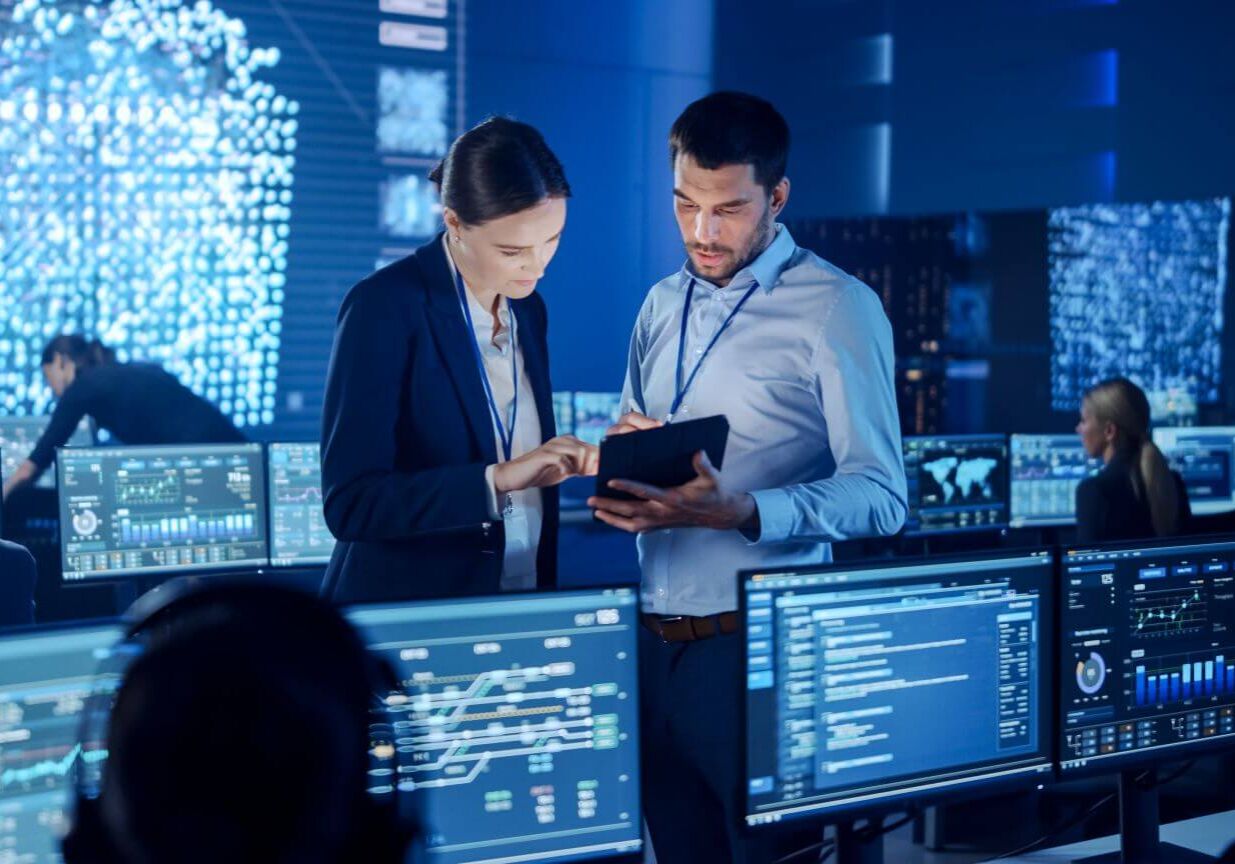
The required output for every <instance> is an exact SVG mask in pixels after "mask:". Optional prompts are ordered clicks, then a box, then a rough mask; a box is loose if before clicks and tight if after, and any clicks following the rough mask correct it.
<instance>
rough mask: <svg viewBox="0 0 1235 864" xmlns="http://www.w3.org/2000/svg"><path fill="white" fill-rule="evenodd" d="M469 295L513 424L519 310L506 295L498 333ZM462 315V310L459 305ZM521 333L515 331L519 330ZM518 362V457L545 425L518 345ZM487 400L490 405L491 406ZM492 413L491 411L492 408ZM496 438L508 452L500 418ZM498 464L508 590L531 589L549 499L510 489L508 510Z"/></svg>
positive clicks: (494, 512)
mask: <svg viewBox="0 0 1235 864" xmlns="http://www.w3.org/2000/svg"><path fill="white" fill-rule="evenodd" d="M448 236H449V235H445V236H443V237H442V243H443V244H444V245H445V246H446V261H447V262H448V263H449V264H450V274H451V277H452V278H453V277H454V275H455V273H456V271H455V263H454V259H452V258H451V257H450V245H449V242H448V240H447V237H448ZM464 293H465V294H466V295H467V303H468V309H469V310H470V311H471V313H472V329H473V335H474V337H475V339H476V344H477V345H479V346H480V356H481V358H482V359H483V360H484V364H485V373H486V374H487V375H488V376H489V387H490V388H491V389H492V390H493V399H494V402H496V404H497V410H498V411H499V412H501V415H502V423H504V424H506V428H507V430H509V429H510V419H511V418H510V414H511V408H512V407H513V404H514V395H515V382H514V379H513V377H512V376H511V371H512V370H511V361H510V352H511V338H510V336H511V327H512V326H514V325H515V319H514V316H513V315H512V314H511V312H510V303H509V301H507V299H506V298H505V297H502V298H501V299H500V301H499V305H498V318H499V319H501V322H502V327H501V331H500V332H499V333H498V334H497V337H496V339H495V338H494V333H493V331H494V326H493V312H492V310H489V309H485V308H484V307H483V306H481V305H480V303H479V302H477V300H476V298H475V297H474V296H473V295H472V292H471V289H470V288H469V289H467V290H465V291H464ZM459 314H460V315H462V314H463V311H462V310H460V311H459ZM517 335H518V334H516V336H517ZM518 355H519V356H518V363H519V416H518V418H517V419H516V423H515V434H514V445H513V446H512V447H511V456H512V458H514V457H519V456H522V455H523V454H525V453H530V452H531V451H532V450H535V449H536V448H537V447H539V446H540V444H541V440H540V435H541V430H540V415H539V414H538V413H537V411H536V396H535V394H534V393H533V392H532V382H531V380H530V379H529V378H528V377H527V366H526V364H525V363H524V362H523V349H522V348H519V349H518ZM487 407H488V406H487V405H486V408H487ZM490 416H492V413H491V412H490ZM492 425H493V438H494V441H495V442H496V444H497V454H498V458H499V459H501V458H504V455H505V454H504V453H503V451H502V436H501V434H500V433H499V432H498V428H497V423H496V422H494V423H493V424H492ZM496 469H497V466H496V465H490V466H489V467H488V469H486V471H485V483H486V484H487V486H488V493H489V515H490V516H491V517H492V518H493V519H494V520H495V521H502V522H504V524H505V529H506V550H505V555H504V557H503V560H502V581H501V586H502V590H503V591H528V590H531V589H533V588H535V587H536V555H537V552H538V551H539V549H540V528H541V523H542V522H543V521H544V504H543V503H542V501H541V495H540V490H539V489H523V490H521V491H519V492H512V493H510V497H511V503H512V504H513V505H514V508H513V511H512V512H511V513H509V514H506V513H504V512H503V510H504V507H505V499H506V496H505V495H499V494H498V492H497V489H496V487H495V486H494V472H495V470H496Z"/></svg>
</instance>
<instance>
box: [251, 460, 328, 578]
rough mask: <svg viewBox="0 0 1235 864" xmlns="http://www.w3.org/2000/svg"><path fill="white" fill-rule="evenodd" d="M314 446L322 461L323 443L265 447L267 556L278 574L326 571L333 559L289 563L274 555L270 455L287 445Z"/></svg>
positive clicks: (322, 558)
mask: <svg viewBox="0 0 1235 864" xmlns="http://www.w3.org/2000/svg"><path fill="white" fill-rule="evenodd" d="M314 444H316V445H317V446H318V458H319V459H320V458H321V442H320V441H267V442H266V443H265V444H264V445H263V446H264V447H265V449H266V455H265V460H266V466H265V470H266V477H265V483H266V546H267V550H268V552H269V554H268V556H267V562H268V563H269V565H270V569H271V570H274V571H276V572H278V573H286V572H289V571H292V570H324V569H325V568H326V567H327V566H328V565H329V564H330V559H331V558H332V557H333V552H332V554H331V555H324V556H321V557H313V558H296V559H294V560H290V561H289V560H285V559H280V558H276V557H275V553H274V501H273V499H272V498H271V492H272V491H273V490H274V462H273V461H272V460H271V458H270V454H271V452H272V451H273V450H274V448H275V447H281V446H285V445H291V446H293V447H303V446H305V445H310V446H311V445H314ZM319 465H320V463H319ZM319 475H320V467H319ZM331 536H333V535H331ZM338 542H339V541H338V539H337V538H336V539H335V544H336V546H337V545H338Z"/></svg>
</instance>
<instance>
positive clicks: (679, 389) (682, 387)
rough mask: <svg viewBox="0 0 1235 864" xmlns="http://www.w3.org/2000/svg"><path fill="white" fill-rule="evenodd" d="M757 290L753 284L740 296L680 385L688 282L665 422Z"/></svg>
mask: <svg viewBox="0 0 1235 864" xmlns="http://www.w3.org/2000/svg"><path fill="white" fill-rule="evenodd" d="M758 289H759V283H758V282H755V283H753V284H752V285H751V286H750V288H748V289H747V291H746V293H745V294H743V295H742V299H741V300H739V301H738V305H736V306H734V307H733V311H732V312H730V313H729V317H728V318H726V319H725V323H723V324H721V325H720V329H719V330H717V331H716V333H715V334H714V335H713V336H712V341H711V342H709V343H708V347H706V348H704V349H703V354H702V355H701V356H700V357H699V359H698V360H697V361H696V362H695V368H694V369H692V370H691V371H690V375H689V376H688V377H687V379H686V383H685V384H682V356H683V355H684V354H685V353H686V326H687V322H689V321H690V301H691V299H692V298H693V297H694V296H695V280H694V279H691V280H690V286H689V287H688V288H687V289H686V306H685V307H684V308H683V309H682V333H681V335H680V336H679V337H678V365H677V368H676V369H675V370H674V387H675V391H674V392H675V395H674V397H673V405H672V407H670V408H669V416H668V417H666V418H665V420H666V422H667V421H670V420H672V419H673V415H675V414H677V413H678V409H679V408H681V407H682V401H683V400H684V399H685V398H686V393H687V391H689V390H690V385H691V384H694V383H695V376H696V375H698V374H699V369H700V367H702V366H703V361H704V360H707V359H708V355H709V354H711V353H712V348H713V347H715V345H716V343H717V342H719V341H720V337H721V334H723V333H724V332H725V331H726V330H728V329H729V325H730V324H732V323H733V319H734V318H736V317H738V313H739V312H741V311H742V307H743V306H745V305H746V301H747V300H749V299H750V297H751V295H752V294H754V293H755V292H756V291H757V290H758Z"/></svg>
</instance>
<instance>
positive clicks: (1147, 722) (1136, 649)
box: [1059, 542, 1235, 774]
mask: <svg viewBox="0 0 1235 864" xmlns="http://www.w3.org/2000/svg"><path fill="white" fill-rule="evenodd" d="M1233 568H1235V542H1225V543H1186V542H1178V543H1165V542H1162V543H1146V544H1144V545H1139V546H1134V545H1121V546H1117V547H1108V548H1097V549H1088V550H1086V549H1079V550H1074V551H1070V552H1068V553H1066V554H1065V556H1064V558H1063V588H1062V591H1063V598H1062V603H1061V608H1062V613H1061V617H1060V628H1059V638H1060V649H1059V653H1060V665H1059V675H1060V680H1061V682H1062V684H1061V690H1060V693H1061V704H1060V706H1059V707H1060V715H1061V718H1060V735H1061V740H1060V741H1059V750H1060V768H1061V769H1062V770H1063V772H1064V773H1065V774H1067V773H1077V772H1080V771H1083V770H1085V769H1089V770H1097V771H1103V772H1109V771H1117V770H1120V768H1121V767H1122V766H1123V765H1124V764H1126V763H1130V762H1137V761H1145V760H1156V759H1183V758H1188V751H1191V750H1196V749H1198V748H1200V747H1202V746H1204V745H1206V744H1209V743H1213V742H1217V741H1219V740H1222V741H1224V742H1225V743H1226V744H1227V745H1228V746H1235V569H1233Z"/></svg>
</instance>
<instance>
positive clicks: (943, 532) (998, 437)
mask: <svg viewBox="0 0 1235 864" xmlns="http://www.w3.org/2000/svg"><path fill="white" fill-rule="evenodd" d="M931 440H948V441H982V440H989V441H991V442H994V441H1002V442H1003V459H1004V482H1003V484H1002V486H1003V488H1002V489H1001V490H1000V491H1001V492H1002V493H1003V519H1002V520H1000V521H999V522H990V523H987V524H985V525H971V526H968V527H964V528H926V529H923V528H921V527H918V528H906V529H905V531H904V536H905V537H915V538H917V537H947V536H951V535H956V534H998V533H1000V532H1003V531H1007V530H1008V529H1009V528H1010V527H1012V526H1011V519H1012V495H1011V489H1012V487H1011V482H1012V479H1011V478H1012V442H1011V440H1010V437H1009V436H1008V435H1007V434H1005V433H1003V432H975V433H969V432H967V433H964V434H956V435H952V434H940V435H905V436H902V438H901V461H902V464H903V462H904V458H905V451H906V448H907V447H908V443H909V442H910V441H931ZM918 513H919V514H920V513H921V508H919V509H918ZM905 518H906V519H908V518H909V512H908V511H907V512H906V514H905ZM919 525H921V521H920V516H919Z"/></svg>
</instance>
